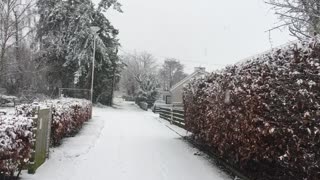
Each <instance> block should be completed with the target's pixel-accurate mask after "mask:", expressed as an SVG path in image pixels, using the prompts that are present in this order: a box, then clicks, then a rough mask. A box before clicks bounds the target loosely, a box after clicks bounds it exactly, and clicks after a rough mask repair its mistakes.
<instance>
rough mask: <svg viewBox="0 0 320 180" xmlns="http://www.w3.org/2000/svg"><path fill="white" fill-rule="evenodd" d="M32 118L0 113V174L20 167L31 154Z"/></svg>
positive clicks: (9, 172) (7, 173) (8, 172)
mask: <svg viewBox="0 0 320 180" xmlns="http://www.w3.org/2000/svg"><path fill="white" fill-rule="evenodd" d="M31 148H32V120H31V119H30V118H27V117H23V116H11V115H10V116H9V115H8V116H7V115H0V174H6V175H10V174H11V173H12V172H15V171H17V170H18V169H20V168H22V166H23V165H24V164H25V163H26V162H27V161H28V159H29V158H30V155H31Z"/></svg>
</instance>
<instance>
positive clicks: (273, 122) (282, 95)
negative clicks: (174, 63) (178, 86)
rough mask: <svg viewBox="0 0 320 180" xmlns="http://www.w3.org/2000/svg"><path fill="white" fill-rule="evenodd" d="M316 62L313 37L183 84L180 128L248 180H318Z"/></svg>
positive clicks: (319, 68)
mask: <svg viewBox="0 0 320 180" xmlns="http://www.w3.org/2000/svg"><path fill="white" fill-rule="evenodd" d="M319 59H320V38H319V37H316V38H313V39H311V40H307V41H303V42H301V43H298V44H293V45H290V46H288V47H285V48H283V49H278V50H274V51H272V52H270V53H267V54H264V55H262V56H260V57H256V58H253V59H252V60H250V61H246V62H243V63H239V64H236V65H234V66H230V67H227V68H226V69H224V70H223V71H221V72H216V73H212V74H211V75H209V76H207V77H206V78H203V79H198V80H195V81H193V82H191V83H190V84H189V85H188V86H187V87H186V88H185V94H184V102H185V113H186V127H187V129H188V130H189V131H191V132H192V133H193V137H194V139H195V140H196V141H198V142H201V143H203V144H205V145H207V146H208V147H209V148H210V149H211V150H212V151H213V152H215V153H216V154H217V155H219V156H220V157H222V158H224V159H226V161H228V162H229V163H231V164H233V165H235V166H237V167H238V168H240V169H241V170H242V171H244V172H246V173H247V174H249V175H250V177H251V178H252V179H320V167H319V164H320V91H319V89H320V60H319Z"/></svg>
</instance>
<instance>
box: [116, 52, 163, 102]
mask: <svg viewBox="0 0 320 180" xmlns="http://www.w3.org/2000/svg"><path fill="white" fill-rule="evenodd" d="M122 61H123V62H124V63H125V64H126V65H127V66H126V68H125V70H123V71H122V76H121V80H120V85H121V89H122V90H124V91H126V93H127V95H129V96H134V95H136V94H137V93H138V91H140V90H142V91H149V90H150V89H153V88H156V86H157V82H156V81H157V78H156V76H157V75H156V72H157V64H156V60H155V58H154V57H153V56H152V54H150V53H147V52H142V53H133V54H127V55H125V56H123V57H122Z"/></svg>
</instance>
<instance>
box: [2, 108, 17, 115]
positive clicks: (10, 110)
mask: <svg viewBox="0 0 320 180" xmlns="http://www.w3.org/2000/svg"><path fill="white" fill-rule="evenodd" d="M14 111H15V109H14V107H0V113H6V114H14Z"/></svg>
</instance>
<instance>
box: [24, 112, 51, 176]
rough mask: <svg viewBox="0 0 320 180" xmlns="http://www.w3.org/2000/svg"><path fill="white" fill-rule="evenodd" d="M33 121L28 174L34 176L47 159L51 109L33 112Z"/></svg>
mask: <svg viewBox="0 0 320 180" xmlns="http://www.w3.org/2000/svg"><path fill="white" fill-rule="evenodd" d="M32 119H33V126H34V128H33V152H32V155H31V158H30V163H29V167H28V173H30V174H34V173H35V172H36V170H37V168H38V167H40V166H41V165H42V164H43V163H44V162H45V161H46V159H47V158H48V157H49V145H50V133H51V132H50V130H51V121H52V115H51V108H45V109H40V108H39V107H38V108H36V109H35V110H34V117H33V118H32Z"/></svg>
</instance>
